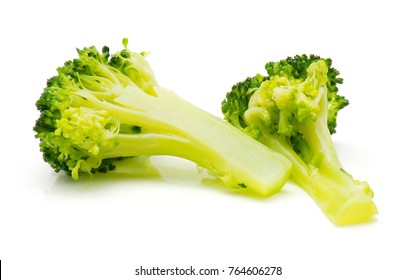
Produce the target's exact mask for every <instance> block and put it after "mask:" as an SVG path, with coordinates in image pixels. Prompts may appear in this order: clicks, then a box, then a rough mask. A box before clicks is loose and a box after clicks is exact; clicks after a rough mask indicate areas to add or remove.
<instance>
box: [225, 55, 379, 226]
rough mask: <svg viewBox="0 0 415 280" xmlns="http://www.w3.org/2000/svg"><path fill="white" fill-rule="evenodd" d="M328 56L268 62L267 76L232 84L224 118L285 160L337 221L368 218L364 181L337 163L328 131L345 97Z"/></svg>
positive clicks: (371, 204) (333, 126)
mask: <svg viewBox="0 0 415 280" xmlns="http://www.w3.org/2000/svg"><path fill="white" fill-rule="evenodd" d="M331 65H332V61H331V60H330V59H322V58H320V57H319V56H315V55H311V56H306V55H301V56H295V57H294V58H292V57H288V58H287V59H285V60H281V61H278V62H269V63H267V64H266V66H265V68H266V70H267V72H268V76H262V75H260V74H257V75H256V76H254V77H250V78H247V79H246V80H244V81H242V82H240V83H237V84H236V85H234V86H233V87H232V90H231V91H230V92H228V93H227V95H226V99H225V100H224V101H223V102H222V112H223V114H224V117H225V120H226V121H228V122H230V123H231V124H232V125H234V126H235V127H237V128H238V129H240V130H242V131H244V132H245V133H246V134H248V135H250V136H251V137H253V138H254V139H257V140H258V141H259V142H261V143H263V144H264V145H265V146H267V147H269V148H271V149H272V150H274V151H276V152H278V153H280V154H282V155H284V156H285V157H286V158H288V159H289V160H290V161H291V162H292V164H293V166H292V171H291V178H292V180H293V181H295V182H296V183H297V184H298V185H299V186H301V187H302V188H303V189H304V190H305V191H306V192H307V193H308V194H309V195H310V196H311V197H312V198H313V199H314V200H315V202H316V203H317V205H318V206H319V207H320V208H321V209H322V211H323V212H324V213H325V215H326V216H327V217H328V218H329V219H330V220H331V221H332V222H333V223H334V224H337V225H343V224H351V223H358V222H364V221H368V220H371V219H372V217H373V215H375V214H377V209H376V206H375V204H374V202H373V201H372V197H373V191H372V190H371V189H370V187H369V185H368V183H366V182H361V181H358V180H355V179H354V178H353V177H352V176H351V175H350V174H348V173H347V172H346V171H345V170H344V169H343V167H342V165H341V163H340V161H339V158H338V155H337V152H336V150H335V147H334V145H333V142H332V139H331V134H332V133H334V132H335V131H336V130H335V129H336V125H337V123H336V119H337V113H338V111H339V110H341V109H342V108H344V107H345V106H347V105H348V104H349V103H348V101H347V99H345V98H344V97H343V96H340V95H339V94H338V87H337V85H338V84H341V83H342V82H343V80H342V79H341V78H339V77H338V74H339V72H338V71H337V70H336V69H334V68H332V67H331Z"/></svg>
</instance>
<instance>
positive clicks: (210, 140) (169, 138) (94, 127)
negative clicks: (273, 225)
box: [34, 39, 291, 195]
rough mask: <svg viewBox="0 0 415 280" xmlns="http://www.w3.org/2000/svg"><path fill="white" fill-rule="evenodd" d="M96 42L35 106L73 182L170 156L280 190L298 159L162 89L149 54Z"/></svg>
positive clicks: (44, 145) (47, 151)
mask: <svg viewBox="0 0 415 280" xmlns="http://www.w3.org/2000/svg"><path fill="white" fill-rule="evenodd" d="M127 43H128V41H127V40H126V39H124V40H123V44H124V49H123V50H121V51H119V52H117V53H115V54H110V52H109V48H108V47H104V48H103V49H102V52H100V51H98V50H97V49H96V48H95V47H89V48H84V49H78V57H77V58H75V59H73V60H70V61H67V62H66V63H65V64H64V65H63V66H62V67H59V68H58V69H57V72H58V74H57V76H55V77H52V78H51V79H49V80H48V82H47V87H46V88H45V89H44V92H43V94H42V95H41V97H40V98H39V100H38V101H37V103H36V106H37V108H38V110H39V111H40V117H39V119H38V120H37V122H36V125H35V127H34V130H35V132H36V137H37V138H38V139H39V140H40V149H41V151H42V152H43V157H44V160H45V161H46V162H48V163H49V164H50V165H51V166H52V168H53V169H54V170H55V171H57V172H58V171H61V170H63V171H65V172H66V173H67V174H69V175H71V176H72V177H73V178H74V179H78V177H79V176H80V175H81V174H93V173H95V172H106V171H109V170H112V169H114V168H116V165H117V162H118V160H119V159H122V158H126V157H132V156H152V155H171V156H177V157H181V158H185V159H188V160H191V161H193V162H195V163H196V164H198V165H200V166H202V167H205V168H206V169H208V170H209V171H210V172H212V173H213V174H215V175H216V176H218V177H219V178H220V179H221V180H222V181H223V183H224V184H225V185H228V186H233V187H239V188H245V189H249V190H251V191H252V192H256V193H259V194H261V195H270V194H272V193H274V192H276V191H278V190H279V189H280V188H281V187H282V186H283V184H284V183H285V181H286V180H287V179H288V177H289V171H290V167H291V163H290V162H289V161H288V160H287V159H285V158H284V157H282V156H281V155H279V154H278V153H274V152H270V151H269V149H268V148H266V147H264V146H263V145H261V144H260V143H258V142H256V141H255V140H253V139H251V138H249V137H247V136H246V135H244V134H243V133H241V132H240V131H239V130H238V129H235V128H234V127H233V126H231V125H230V124H229V123H227V122H225V121H223V120H221V119H220V118H217V117H214V116H212V115H211V114H209V113H207V112H205V111H202V110H201V109H199V108H196V107H195V106H193V105H191V104H189V103H188V102H186V101H184V100H183V99H181V98H179V97H178V96H177V95H175V94H174V93H173V92H171V91H169V90H167V89H164V88H162V87H159V86H158V84H157V82H156V79H155V78H154V75H153V71H152V69H151V68H150V66H149V64H148V62H147V61H146V53H135V52H132V51H130V50H129V49H128V48H127Z"/></svg>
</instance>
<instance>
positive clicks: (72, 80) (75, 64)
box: [33, 44, 156, 179]
mask: <svg viewBox="0 0 415 280" xmlns="http://www.w3.org/2000/svg"><path fill="white" fill-rule="evenodd" d="M125 46H126V44H125ZM77 52H78V57H77V58H75V59H73V60H69V61H67V62H65V63H64V65H63V66H62V67H59V68H58V69H57V72H58V75H57V76H54V77H52V78H50V79H49V80H48V81H47V85H46V88H45V89H44V91H43V93H42V95H41V96H40V98H39V99H38V101H37V102H36V107H37V109H38V110H39V111H40V116H39V118H38V119H37V121H36V123H35V126H34V128H33V129H34V131H35V132H36V138H38V139H40V150H41V151H42V153H43V158H44V160H45V161H46V162H48V163H49V164H50V165H51V166H52V168H53V169H54V170H55V171H56V172H58V171H61V170H62V171H65V172H66V173H67V174H69V175H71V176H72V177H73V178H74V179H77V178H78V177H79V174H81V173H89V174H92V173H95V172H106V171H108V170H113V169H114V168H115V162H116V161H118V160H119V158H114V159H112V158H105V157H103V154H104V153H105V151H107V150H111V149H113V148H114V147H116V146H117V145H118V143H117V141H116V140H114V137H115V136H116V135H117V134H118V133H119V132H120V131H121V132H122V133H124V134H137V133H140V132H141V128H140V127H139V126H137V125H129V124H121V123H120V120H119V118H117V117H115V116H114V115H113V114H111V113H110V112H108V111H107V110H106V109H100V106H104V107H105V105H106V104H110V103H112V102H114V99H115V98H116V97H117V96H118V95H119V92H120V91H116V90H113V89H115V88H117V87H118V88H125V87H128V86H131V85H133V86H135V85H141V86H143V88H145V89H146V90H147V91H149V92H150V91H151V86H152V85H156V82H155V79H154V76H153V75H152V71H151V68H150V67H149V66H148V64H147V62H145V60H144V58H143V57H142V55H140V54H132V53H131V52H130V51H128V50H127V49H124V50H123V51H121V52H119V53H117V54H116V55H114V57H113V58H112V59H110V54H109V48H108V47H103V49H102V52H100V51H98V50H97V49H96V48H95V47H89V48H83V49H77ZM140 56H141V57H140ZM131 59H133V60H135V61H139V62H140V63H141V64H140V63H136V66H135V68H134V67H133V66H131V64H132V63H130V62H129V60H131ZM114 61H118V64H116V63H115V62H114ZM137 67H141V69H139V70H140V71H142V73H141V72H140V73H137V70H136V68H137ZM119 68H122V69H119ZM121 70H123V71H124V70H125V71H126V72H128V73H130V76H131V78H130V77H128V76H127V75H125V74H123V73H122V72H121ZM132 78H134V80H132Z"/></svg>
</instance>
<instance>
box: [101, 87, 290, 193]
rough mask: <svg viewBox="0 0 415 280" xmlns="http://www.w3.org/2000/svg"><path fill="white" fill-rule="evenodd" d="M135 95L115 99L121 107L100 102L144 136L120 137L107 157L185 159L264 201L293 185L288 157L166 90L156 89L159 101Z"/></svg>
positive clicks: (123, 95) (132, 90) (119, 135)
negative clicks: (156, 156) (288, 184)
mask: <svg viewBox="0 0 415 280" xmlns="http://www.w3.org/2000/svg"><path fill="white" fill-rule="evenodd" d="M130 90H131V92H130V93H128V94H122V95H121V94H120V95H119V97H118V98H116V99H115V100H114V101H115V102H116V103H118V105H117V104H110V103H103V102H99V103H101V104H100V106H99V107H101V108H102V109H105V110H108V111H110V112H111V113H112V114H113V115H114V116H116V117H118V118H119V119H120V122H121V123H126V124H130V125H136V126H140V127H142V132H141V133H137V134H121V133H120V134H118V135H116V136H115V138H114V141H115V143H118V144H117V146H116V147H115V148H114V149H113V150H112V151H108V152H107V153H106V154H104V156H105V157H107V158H113V157H123V156H132V155H135V154H136V155H170V156H177V157H182V158H185V159H188V160H191V161H193V162H195V163H196V164H198V165H200V166H202V167H205V168H206V169H208V170H209V171H211V172H212V173H214V174H215V175H216V176H218V177H219V178H220V179H221V180H222V181H223V182H224V184H225V185H228V186H234V187H236V186H239V187H243V188H247V189H248V191H252V192H253V193H257V194H260V195H262V196H269V195H271V194H273V193H275V192H277V191H279V190H280V189H281V188H282V186H283V185H284V184H285V182H286V181H287V180H288V178H289V171H290V168H291V163H290V162H289V161H288V160H287V159H286V158H284V157H283V156H281V155H279V154H278V153H275V152H273V151H271V150H269V149H268V148H267V147H265V146H263V145H262V144H260V143H258V142H257V141H256V140H254V139H252V138H250V137H247V136H246V135H245V134H244V133H243V132H241V131H239V130H238V129H237V128H235V127H233V126H232V125H231V124H229V123H227V122H225V121H223V120H222V119H220V118H218V117H215V116H213V115H211V114H209V113H207V112H205V111H203V110H201V109H199V108H197V107H195V106H194V105H192V104H190V103H188V102H187V101H185V100H183V99H181V98H179V97H178V96H177V95H175V94H174V93H172V92H170V91H168V90H166V89H163V88H158V87H157V88H156V87H155V92H156V93H157V96H150V95H147V94H145V95H144V94H142V93H141V92H138V91H137V89H135V88H133V89H130ZM120 105H121V106H120ZM172 108H174V109H172Z"/></svg>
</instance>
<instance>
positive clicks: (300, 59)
mask: <svg viewBox="0 0 415 280" xmlns="http://www.w3.org/2000/svg"><path fill="white" fill-rule="evenodd" d="M318 60H323V61H324V62H325V64H326V65H327V68H328V70H327V82H326V86H327V99H328V119H327V126H328V128H329V131H330V133H331V134H333V133H335V132H336V126H337V114H338V112H339V111H340V110H341V109H343V108H344V107H346V106H347V105H348V104H349V101H348V100H347V99H346V98H345V97H344V96H341V95H339V94H338V91H339V89H338V85H339V84H342V83H343V79H342V78H340V77H339V74H340V73H339V71H338V70H337V69H335V68H333V67H332V60H331V59H330V58H325V59H323V58H321V57H320V56H317V55H313V54H312V55H310V56H307V55H305V54H303V55H296V56H294V57H288V58H286V59H284V60H280V61H278V62H268V63H267V64H266V65H265V69H266V70H267V73H268V75H269V76H285V77H292V78H294V79H299V80H301V81H302V80H304V79H305V78H306V77H307V69H308V67H309V66H310V64H311V63H313V62H316V61H318Z"/></svg>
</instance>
